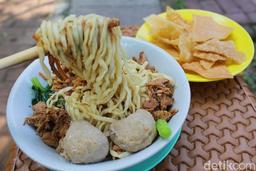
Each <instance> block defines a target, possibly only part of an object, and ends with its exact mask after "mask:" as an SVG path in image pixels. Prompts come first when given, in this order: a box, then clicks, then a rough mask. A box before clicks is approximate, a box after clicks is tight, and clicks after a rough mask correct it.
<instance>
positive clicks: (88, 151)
mask: <svg viewBox="0 0 256 171" xmlns="http://www.w3.org/2000/svg"><path fill="white" fill-rule="evenodd" d="M59 149H60V151H62V152H61V154H62V155H63V156H64V157H65V158H66V159H68V160H70V161H71V162H73V163H92V162H97V161H101V160H103V159H104V158H105V157H106V156H107V154H108V151H109V143H108V139H107V137H106V136H105V135H104V134H103V133H102V132H101V131H100V130H99V129H97V128H96V127H94V126H92V125H91V124H90V123H89V122H87V121H73V122H71V125H70V127H69V128H68V130H67V133H66V135H65V137H64V138H63V140H62V141H61V142H60V148H59Z"/></svg>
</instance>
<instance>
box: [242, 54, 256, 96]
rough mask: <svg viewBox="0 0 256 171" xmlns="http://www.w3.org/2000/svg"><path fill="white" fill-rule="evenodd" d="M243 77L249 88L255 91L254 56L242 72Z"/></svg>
mask: <svg viewBox="0 0 256 171" xmlns="http://www.w3.org/2000/svg"><path fill="white" fill-rule="evenodd" d="M243 78H244V80H245V82H246V83H247V84H248V85H249V87H250V88H251V90H252V91H253V92H254V93H256V58H253V60H252V63H251V64H250V65H249V67H248V68H247V70H246V71H245V72H244V74H243Z"/></svg>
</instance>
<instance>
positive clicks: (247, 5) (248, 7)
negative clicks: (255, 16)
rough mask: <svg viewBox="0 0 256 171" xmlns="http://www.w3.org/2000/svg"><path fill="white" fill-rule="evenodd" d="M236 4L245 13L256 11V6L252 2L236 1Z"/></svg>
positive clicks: (247, 0) (245, 0) (246, 0)
mask: <svg viewBox="0 0 256 171" xmlns="http://www.w3.org/2000/svg"><path fill="white" fill-rule="evenodd" d="M234 3H236V4H237V5H238V6H239V7H240V8H241V9H242V10H243V12H245V13H248V12H253V11H256V6H255V4H254V3H253V2H252V1H250V0H234Z"/></svg>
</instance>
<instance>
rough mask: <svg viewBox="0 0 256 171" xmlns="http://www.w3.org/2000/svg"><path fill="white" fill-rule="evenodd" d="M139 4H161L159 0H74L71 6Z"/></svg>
mask: <svg viewBox="0 0 256 171" xmlns="http://www.w3.org/2000/svg"><path fill="white" fill-rule="evenodd" d="M138 5H159V1H158V0H129V1H127V0H97V1H95V0H72V4H71V8H79V7H92V6H94V7H95V6H96V7H99V6H112V7H113V6H122V7H123V6H134V7H136V6H138Z"/></svg>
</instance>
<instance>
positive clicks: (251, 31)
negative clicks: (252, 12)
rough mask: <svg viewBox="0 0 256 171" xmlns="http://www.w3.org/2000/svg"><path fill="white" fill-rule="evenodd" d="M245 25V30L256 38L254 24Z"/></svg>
mask: <svg viewBox="0 0 256 171" xmlns="http://www.w3.org/2000/svg"><path fill="white" fill-rule="evenodd" d="M243 27H244V28H245V30H246V31H247V32H248V33H249V34H250V36H251V37H252V39H255V36H256V35H255V30H254V29H253V27H252V26H250V25H243Z"/></svg>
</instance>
